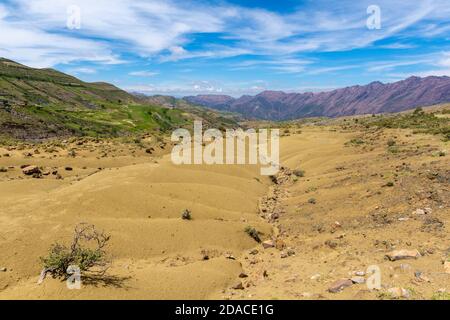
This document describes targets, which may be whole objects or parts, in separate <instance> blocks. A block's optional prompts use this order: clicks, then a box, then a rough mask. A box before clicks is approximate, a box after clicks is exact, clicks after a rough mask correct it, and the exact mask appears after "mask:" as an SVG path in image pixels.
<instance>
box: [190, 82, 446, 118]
mask: <svg viewBox="0 0 450 320" xmlns="http://www.w3.org/2000/svg"><path fill="white" fill-rule="evenodd" d="M220 97H221V98H220V99H216V98H214V95H208V99H204V98H203V97H202V96H195V97H185V98H184V99H185V100H187V101H189V102H191V103H195V104H198V105H202V106H206V107H211V108H217V109H220V110H225V111H231V112H237V113H240V114H242V115H244V116H245V117H247V118H256V119H267V120H287V119H295V118H302V117H313V116H314V117H315V116H328V117H337V116H344V115H355V114H371V113H388V112H399V111H403V110H407V109H412V108H415V107H418V106H425V105H433V104H438V103H443V102H450V77H447V76H428V77H425V78H421V77H418V76H411V77H408V78H406V79H404V80H401V81H397V82H393V83H382V82H380V81H373V82H371V83H369V84H367V85H362V86H361V85H355V86H351V87H345V88H340V89H336V90H332V91H327V92H316V93H285V92H283V91H274V90H266V91H263V92H261V93H259V94H257V95H255V96H248V95H245V96H242V97H240V98H238V99H235V98H232V97H229V96H223V95H221V96H220ZM219 100H220V103H218V101H219ZM212 101H214V103H212Z"/></svg>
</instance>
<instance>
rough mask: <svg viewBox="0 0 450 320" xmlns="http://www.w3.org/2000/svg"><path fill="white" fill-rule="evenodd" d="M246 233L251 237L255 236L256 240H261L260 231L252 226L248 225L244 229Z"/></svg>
mask: <svg viewBox="0 0 450 320" xmlns="http://www.w3.org/2000/svg"><path fill="white" fill-rule="evenodd" d="M244 231H245V233H247V234H248V235H249V236H250V237H251V238H253V239H254V240H255V241H256V242H258V243H259V242H261V238H260V237H259V232H258V230H256V229H255V228H253V227H251V226H247V227H245V229H244Z"/></svg>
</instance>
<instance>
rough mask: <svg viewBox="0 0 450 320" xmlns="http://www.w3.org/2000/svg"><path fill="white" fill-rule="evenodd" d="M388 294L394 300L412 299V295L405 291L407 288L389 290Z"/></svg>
mask: <svg viewBox="0 0 450 320" xmlns="http://www.w3.org/2000/svg"><path fill="white" fill-rule="evenodd" d="M387 292H388V293H389V294H390V295H391V296H392V298H394V299H399V298H409V297H411V293H410V292H409V291H408V290H407V289H405V288H399V287H395V288H389V289H388V290H387Z"/></svg>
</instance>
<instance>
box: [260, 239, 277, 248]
mask: <svg viewBox="0 0 450 320" xmlns="http://www.w3.org/2000/svg"><path fill="white" fill-rule="evenodd" d="M262 246H263V248H264V249H269V248H274V247H275V241H273V240H266V241H263V242H262Z"/></svg>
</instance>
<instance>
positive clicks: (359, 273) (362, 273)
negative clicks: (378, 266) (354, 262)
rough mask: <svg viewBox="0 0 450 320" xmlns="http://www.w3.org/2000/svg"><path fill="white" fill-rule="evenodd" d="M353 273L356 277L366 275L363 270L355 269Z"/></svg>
mask: <svg viewBox="0 0 450 320" xmlns="http://www.w3.org/2000/svg"><path fill="white" fill-rule="evenodd" d="M353 274H354V275H355V276H358V277H364V276H365V275H366V273H365V272H364V271H355V272H353Z"/></svg>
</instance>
